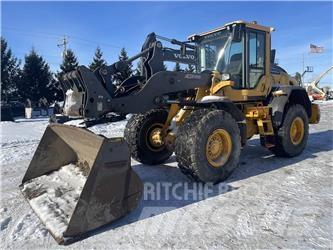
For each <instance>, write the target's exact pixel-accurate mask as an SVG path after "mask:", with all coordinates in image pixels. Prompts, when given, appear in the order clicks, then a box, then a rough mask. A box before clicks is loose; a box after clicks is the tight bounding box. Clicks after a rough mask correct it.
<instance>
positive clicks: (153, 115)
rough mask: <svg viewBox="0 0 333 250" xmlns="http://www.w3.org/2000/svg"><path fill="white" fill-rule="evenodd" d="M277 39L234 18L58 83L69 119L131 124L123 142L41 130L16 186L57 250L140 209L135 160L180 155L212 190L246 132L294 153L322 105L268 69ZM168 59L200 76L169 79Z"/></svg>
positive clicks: (62, 129) (150, 43) (68, 130)
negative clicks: (134, 66) (136, 66)
mask: <svg viewBox="0 0 333 250" xmlns="http://www.w3.org/2000/svg"><path fill="white" fill-rule="evenodd" d="M272 32H273V28H270V27H265V26H262V25H259V24H257V23H256V22H244V21H234V22H230V23H227V24H225V25H224V26H222V27H220V28H217V29H214V30H211V31H208V32H203V33H198V34H194V35H191V36H189V37H188V40H187V41H178V40H175V39H167V38H165V37H162V36H158V35H156V34H155V33H151V34H149V35H148V36H147V39H146V41H145V42H144V44H143V46H142V50H141V52H140V53H139V54H137V55H136V56H133V57H132V58H129V59H128V60H126V61H122V60H121V61H119V62H116V63H114V64H111V65H107V66H102V67H100V68H98V69H96V70H95V71H91V70H89V69H88V68H87V67H85V66H79V67H78V68H77V69H76V70H75V71H73V72H70V73H67V74H65V75H63V79H62V82H61V84H62V88H63V90H64V93H65V95H66V100H65V106H64V115H66V116H68V117H82V118H84V119H85V120H86V122H87V124H89V122H90V123H91V122H92V123H93V124H96V123H103V122H105V119H106V117H108V116H110V115H111V116H113V117H125V116H126V115H127V114H132V116H131V117H130V119H129V120H128V122H127V125H126V128H125V131H124V138H106V137H103V136H102V135H96V134H94V133H92V132H90V131H89V130H87V129H84V128H78V127H74V126H70V125H64V124H50V125H49V126H48V127H47V128H46V131H45V133H44V135H43V137H42V139H41V141H40V144H39V145H38V148H37V150H36V153H35V154H34V156H33V159H32V161H31V163H30V165H29V167H28V170H27V172H26V174H25V176H24V178H23V180H22V184H21V186H20V187H21V190H22V192H23V195H24V196H25V197H26V199H27V200H28V201H29V203H30V205H31V207H32V208H33V210H34V211H35V212H36V213H37V215H38V216H39V217H40V219H41V220H42V221H43V223H44V224H45V225H46V227H47V228H48V230H49V231H50V232H51V234H52V235H53V236H54V238H55V239H56V240H57V241H58V243H61V244H66V243H68V242H71V240H73V239H75V238H80V237H82V235H85V234H87V232H89V231H91V230H94V229H96V228H98V227H100V226H103V225H106V224H108V223H110V222H112V221H115V220H117V219H119V218H121V217H123V216H125V215H126V214H127V213H129V212H130V211H131V210H133V209H134V208H135V207H136V206H137V205H138V203H139V202H140V198H141V195H142V192H143V184H142V182H141V180H140V178H139V177H138V175H137V174H136V173H135V172H134V171H133V170H132V168H131V157H132V158H133V159H135V160H136V161H138V162H141V163H143V164H150V165H158V164H161V163H163V162H165V161H166V160H167V159H168V158H169V157H170V156H171V155H172V154H175V156H176V160H177V162H178V166H179V169H180V171H181V172H182V173H184V174H185V175H186V176H188V177H189V178H191V179H192V180H194V181H198V182H204V183H218V182H221V181H224V180H226V178H228V176H229V175H230V174H231V173H232V171H233V170H234V169H235V168H236V167H237V166H238V164H239V157H240V152H241V149H242V147H244V146H245V144H246V141H247V140H248V139H250V138H251V137H252V136H253V135H259V136H260V141H261V145H262V146H263V147H266V148H267V149H268V150H270V151H271V152H272V153H274V154H275V155H277V156H283V157H293V156H296V155H299V154H301V153H302V151H303V150H304V148H305V146H306V143H307V139H308V135H309V123H311V124H313V123H318V122H319V119H320V112H319V107H318V105H316V104H314V103H311V102H310V101H309V98H308V95H307V93H306V91H305V89H303V88H302V87H300V86H298V85H297V82H296V80H295V79H293V78H291V77H290V76H289V75H288V74H287V72H286V71H285V70H284V69H282V68H281V67H279V66H278V65H277V64H276V63H274V57H275V50H272V49H271V33H272ZM162 41H163V42H165V41H166V42H168V43H170V44H171V47H164V46H163V45H162ZM135 60H141V65H142V66H141V70H140V74H138V75H135V76H131V77H129V78H127V79H126V80H125V81H123V82H117V81H116V79H119V78H117V77H116V76H119V75H122V74H124V72H125V71H126V69H128V67H129V65H130V63H132V62H133V61H135ZM165 62H178V63H182V64H191V65H194V66H195V68H196V70H195V72H186V71H179V72H174V71H168V70H165V69H164V63H165ZM157 167H158V166H157ZM59 176H60V177H59ZM73 183H74V184H73ZM75 183H76V184H75ZM69 194H73V195H72V196H70V195H69ZM53 199H54V200H56V201H54V200H53ZM59 204H60V205H59ZM62 206H64V207H66V209H65V208H63V207H62ZM50 217H52V218H51V219H50ZM57 225H61V226H57Z"/></svg>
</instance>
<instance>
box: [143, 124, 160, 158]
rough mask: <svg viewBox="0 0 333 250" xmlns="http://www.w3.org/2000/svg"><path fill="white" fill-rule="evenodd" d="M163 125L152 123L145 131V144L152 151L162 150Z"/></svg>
mask: <svg viewBox="0 0 333 250" xmlns="http://www.w3.org/2000/svg"><path fill="white" fill-rule="evenodd" d="M162 128H163V124H161V123H154V124H153V125H151V126H150V127H149V128H148V130H147V136H146V144H147V146H148V148H149V149H150V150H152V151H155V152H158V151H162V150H163V148H164V142H163V137H162Z"/></svg>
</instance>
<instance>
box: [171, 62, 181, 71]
mask: <svg viewBox="0 0 333 250" xmlns="http://www.w3.org/2000/svg"><path fill="white" fill-rule="evenodd" d="M173 71H182V69H181V67H180V64H179V62H176V64H175V67H174V68H173Z"/></svg>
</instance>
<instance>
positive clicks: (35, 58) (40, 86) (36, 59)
mask: <svg viewBox="0 0 333 250" xmlns="http://www.w3.org/2000/svg"><path fill="white" fill-rule="evenodd" d="M52 80H53V76H52V73H51V72H50V68H49V65H48V64H47V63H46V62H45V61H44V59H43V58H42V57H41V56H40V55H38V54H37V52H36V51H35V50H34V49H32V50H31V51H30V53H29V54H28V55H26V56H25V63H24V66H23V70H22V78H21V81H20V84H19V85H18V93H19V95H20V96H21V98H23V100H25V99H26V98H29V99H30V100H32V101H33V102H37V101H39V99H40V98H42V97H45V98H46V99H47V100H48V101H52V100H53V93H52V92H51V91H50V84H51V83H52Z"/></svg>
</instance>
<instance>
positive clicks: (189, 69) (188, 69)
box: [185, 64, 195, 73]
mask: <svg viewBox="0 0 333 250" xmlns="http://www.w3.org/2000/svg"><path fill="white" fill-rule="evenodd" d="M185 72H190V73H194V72H195V67H194V66H193V65H192V64H189V65H187V67H186V69H185Z"/></svg>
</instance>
